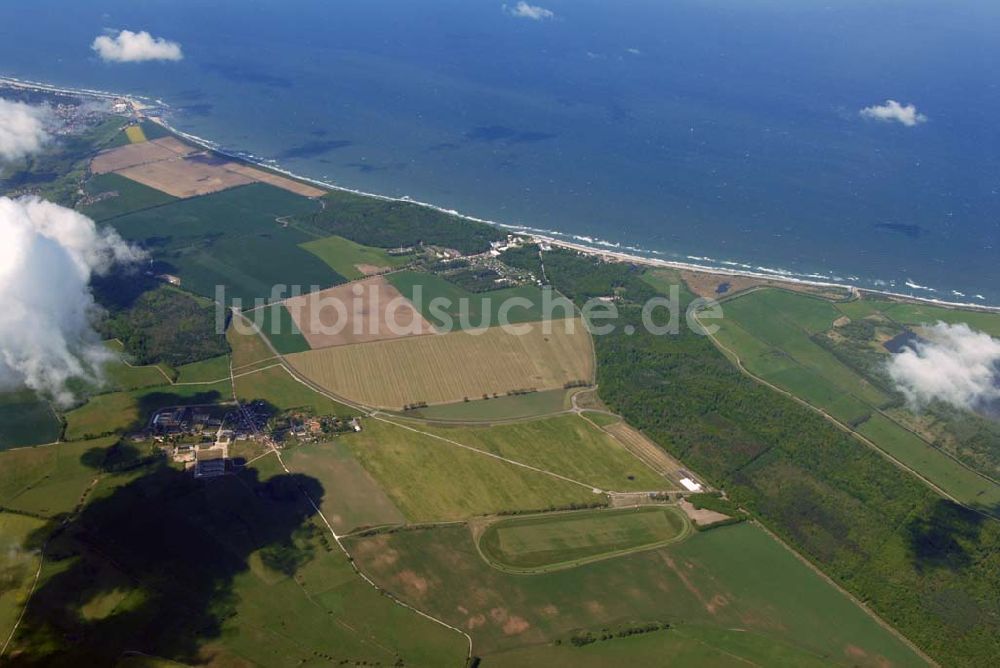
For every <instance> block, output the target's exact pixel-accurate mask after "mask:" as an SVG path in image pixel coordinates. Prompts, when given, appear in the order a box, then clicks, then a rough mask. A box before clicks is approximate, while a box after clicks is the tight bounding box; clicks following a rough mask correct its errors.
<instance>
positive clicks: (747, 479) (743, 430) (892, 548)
mask: <svg viewBox="0 0 1000 668" xmlns="http://www.w3.org/2000/svg"><path fill="white" fill-rule="evenodd" d="M524 255H525V256H526V257H530V253H528V252H525V253H524ZM544 261H545V267H546V273H547V276H548V278H549V279H550V281H551V282H552V283H553V285H554V287H556V288H557V289H558V290H560V291H561V292H563V293H564V294H567V295H572V296H573V297H574V298H575V299H577V300H578V301H579V300H581V299H584V298H586V297H587V296H589V295H591V294H594V293H597V294H601V293H607V292H608V291H609V290H612V289H619V290H621V291H622V293H623V303H622V304H621V306H620V308H619V312H620V314H621V317H622V319H623V320H624V322H623V323H621V324H622V325H625V324H632V325H634V326H635V333H634V335H627V334H625V333H623V329H625V328H624V327H622V326H619V327H616V328H615V332H614V333H612V334H610V335H606V336H601V337H596V339H595V346H596V352H597V357H598V384H599V387H600V395H601V398H602V399H603V400H604V401H605V402H606V403H607V404H608V405H609V406H611V407H612V408H613V409H614V410H616V411H617V412H619V413H621V414H622V415H623V416H624V417H625V418H626V419H627V420H628V421H629V422H630V423H632V424H633V425H634V426H636V427H638V428H640V429H641V430H642V431H643V432H645V433H646V434H647V435H648V436H650V437H651V438H652V439H653V440H655V441H656V442H657V443H658V444H660V446H661V447H664V448H665V449H666V450H668V451H669V452H670V453H671V454H673V455H675V456H677V457H678V458H680V459H681V460H682V461H684V462H685V463H686V464H687V465H689V466H691V467H692V468H693V469H694V470H697V471H699V472H700V473H701V474H702V475H704V476H705V477H707V478H708V479H709V480H711V481H713V483H715V484H716V485H718V486H721V487H723V488H725V489H726V491H727V494H728V496H729V498H730V499H732V501H733V502H734V503H735V504H738V505H739V506H740V507H743V508H746V509H747V510H748V511H750V512H751V513H752V514H753V515H754V516H756V517H757V518H758V519H760V520H761V521H762V522H763V523H764V524H766V525H767V526H768V527H769V528H771V529H772V530H773V531H775V533H777V534H779V535H780V536H782V538H784V539H785V540H786V541H788V542H789V543H791V544H792V545H794V546H795V547H796V548H797V549H798V550H799V551H800V552H801V553H802V554H804V555H805V556H806V557H807V558H809V559H810V560H812V561H813V562H814V563H816V564H817V565H818V566H819V567H820V568H821V569H822V570H823V571H824V572H826V573H827V574H828V575H830V576H831V577H833V578H834V579H835V580H836V581H837V582H839V583H840V584H841V585H842V586H844V587H845V588H846V589H848V590H849V591H851V592H852V593H854V594H855V595H856V596H858V597H859V598H860V599H862V600H864V601H867V602H868V603H870V605H871V606H872V607H873V608H874V609H875V610H876V611H877V612H878V613H879V614H880V615H881V616H882V617H884V618H885V619H887V620H888V621H889V622H890V623H892V624H893V625H894V626H896V627H897V628H899V629H900V630H901V631H902V632H903V633H905V634H906V635H907V636H908V637H909V638H910V639H912V640H914V641H915V642H916V643H917V644H918V645H920V646H921V647H922V648H923V649H925V650H926V651H928V653H930V654H931V655H932V656H934V657H935V658H937V659H939V660H940V661H942V662H943V663H946V664H948V665H985V664H988V663H990V660H991V657H992V659H995V658H996V657H997V656H1000V634H998V631H1000V600H998V599H997V596H996V592H997V591H1000V523H998V522H997V521H995V520H992V519H987V518H985V517H983V516H981V515H979V514H976V513H974V512H972V511H970V510H967V509H965V508H962V507H960V506H957V505H955V504H953V503H951V502H950V501H947V500H945V499H943V498H941V497H939V496H937V495H936V494H935V493H934V492H932V491H931V490H930V489H929V488H927V487H925V486H924V485H923V484H922V483H921V482H919V481H918V480H917V479H916V478H914V477H912V476H910V475H909V474H907V473H906V472H904V471H902V470H900V469H898V468H896V467H895V466H894V465H892V464H891V463H890V462H889V461H887V460H886V459H885V458H883V457H882V456H881V455H879V454H878V453H876V452H874V451H872V450H871V449H870V448H868V447H867V446H865V445H864V444H862V443H861V442H859V441H857V440H855V439H854V438H852V437H851V436H849V435H848V434H846V433H844V432H842V431H840V430H839V429H837V428H836V427H835V426H834V425H832V424H831V423H829V422H828V421H827V420H825V419H824V418H822V417H821V416H819V415H818V414H816V413H815V412H813V411H810V410H809V409H807V408H805V407H803V406H800V405H799V404H797V403H795V402H794V401H792V400H790V399H788V398H787V397H784V396H782V395H780V394H778V393H776V392H773V391H771V390H770V389H768V388H766V387H764V386H762V385H759V384H757V383H756V382H754V381H753V380H751V379H750V378H749V377H747V376H745V375H743V374H741V373H740V372H739V371H738V370H737V369H736V368H735V367H734V366H733V365H732V364H731V363H730V362H729V361H728V360H727V359H726V358H725V357H724V356H723V355H722V354H721V353H720V352H719V351H718V350H717V349H716V348H715V347H714V345H713V344H712V342H711V340H710V339H708V338H707V337H705V336H701V335H698V334H696V333H694V332H692V331H690V330H688V329H686V328H684V329H682V331H681V332H680V333H678V334H673V335H667V336H656V335H654V334H651V333H649V332H647V331H646V330H645V329H644V328H643V327H641V318H640V312H639V306H638V303H637V300H635V299H634V298H630V297H634V296H635V295H641V294H642V292H643V290H642V288H641V286H638V285H637V284H636V282H635V281H634V280H632V279H633V277H634V275H635V273H636V272H638V270H637V269H630V268H627V267H626V266H622V267H620V268H618V269H617V270H616V269H613V268H612V267H610V266H608V265H604V264H602V263H599V262H597V261H596V260H594V259H592V258H589V257H584V256H578V255H576V254H567V253H565V252H562V253H546V254H545V256H544ZM608 279H611V280H610V281H609V282H608V283H606V284H604V285H603V286H602V285H600V280H608ZM691 298H692V296H691V295H690V294H687V293H686V294H685V299H691Z"/></svg>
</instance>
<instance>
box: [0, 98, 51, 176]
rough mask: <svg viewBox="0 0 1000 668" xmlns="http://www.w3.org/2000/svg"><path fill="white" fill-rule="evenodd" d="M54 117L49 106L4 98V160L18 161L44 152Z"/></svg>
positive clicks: (0, 104) (0, 118)
mask: <svg viewBox="0 0 1000 668" xmlns="http://www.w3.org/2000/svg"><path fill="white" fill-rule="evenodd" d="M50 118H51V112H50V111H49V109H48V107H34V106H32V105H30V104H24V103H23V102H11V101H10V100H4V99H2V98H0V161H4V160H18V159H19V158H23V157H24V156H26V155H30V154H31V153H37V152H38V151H40V150H41V148H42V146H44V145H45V142H47V141H48V140H49V133H48V132H47V131H46V129H45V126H46V124H47V123H48V122H49V121H50Z"/></svg>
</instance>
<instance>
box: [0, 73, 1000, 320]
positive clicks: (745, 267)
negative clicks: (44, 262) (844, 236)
mask: <svg viewBox="0 0 1000 668" xmlns="http://www.w3.org/2000/svg"><path fill="white" fill-rule="evenodd" d="M4 86H7V87H11V88H18V89H23V90H37V91H41V92H48V93H56V94H64V95H75V96H78V97H89V98H92V99H99V100H114V99H124V100H128V101H129V102H130V103H132V105H133V108H134V109H135V111H136V113H137V114H138V115H139V116H140V117H141V118H143V119H145V120H149V121H151V122H153V123H156V124H157V125H160V126H161V127H163V128H164V129H166V130H167V131H169V132H171V133H173V134H175V135H177V136H179V137H182V138H183V139H185V140H187V141H189V142H191V143H193V144H195V145H197V146H200V147H202V148H204V149H207V150H210V151H213V152H216V153H219V154H221V155H225V156H227V157H229V158H232V159H234V160H240V161H242V162H246V163H248V164H251V165H253V166H255V167H260V168H262V169H267V170H270V171H272V172H275V173H278V174H281V175H283V176H287V177H289V178H292V179H295V180H297V181H301V182H303V183H308V184H311V185H314V186H317V187H320V188H324V189H327V190H335V191H339V192H346V193H351V194H354V195H358V196H362V197H371V198H374V199H378V200H382V201H386V202H406V203H409V204H415V205H417V206H422V207H426V208H428V209H432V210H434V211H437V212H439V213H444V214H448V215H452V216H455V217H456V218H459V219H462V220H467V221H470V222H475V223H482V224H486V225H491V226H493V227H499V228H501V229H504V230H508V231H510V232H511V233H515V234H521V235H524V236H529V237H531V238H533V239H534V240H536V241H539V242H544V243H546V244H549V245H551V246H554V247H559V248H565V249H569V250H574V251H577V252H580V253H585V254H588V255H592V256H596V257H602V258H605V259H608V260H614V261H619V262H628V263H632V264H637V265H643V266H648V267H659V268H664V269H680V270H685V271H692V272H700V273H705V274H713V275H718V276H740V277H746V278H753V279H757V280H766V281H771V282H774V283H786V284H791V285H798V286H811V287H818V288H839V289H843V290H846V291H849V292H851V293H852V294H855V295H861V294H871V295H879V296H883V297H889V298H892V299H897V300H903V301H911V302H917V303H922V304H928V305H932V306H940V307H944V308H954V309H962V310H972V311H982V312H990V313H1000V306H993V305H990V304H984V303H975V302H960V301H949V300H946V299H940V298H937V297H923V296H917V295H913V294H907V293H901V292H894V291H892V290H886V289H882V288H878V287H876V288H870V287H864V286H861V285H856V284H854V283H851V282H850V280H851V279H854V280H860V279H857V278H856V277H850V278H848V279H840V278H839V277H834V278H829V279H828V278H826V277H823V276H821V275H819V274H801V275H800V274H794V273H792V272H789V271H786V270H780V269H769V268H766V267H752V265H749V264H745V263H738V262H732V261H721V262H719V263H720V264H724V265H727V266H725V267H719V266H714V265H708V264H700V263H698V262H696V261H695V260H701V261H713V262H717V261H714V260H712V259H711V258H698V257H695V256H688V259H690V260H692V261H691V262H684V261H681V260H668V259H661V258H656V257H648V256H647V255H643V254H642V253H649V254H652V255H659V254H661V253H660V252H659V251H649V250H644V249H640V248H635V247H631V246H622V245H621V244H618V243H612V242H607V241H602V240H596V239H593V238H590V237H581V236H579V235H573V234H569V233H564V232H560V231H558V230H544V229H539V228H532V227H528V226H525V225H512V224H509V223H502V222H500V221H495V220H489V219H486V218H479V217H477V216H473V215H470V214H465V213H461V212H459V211H456V210H454V209H448V208H445V207H441V206H438V205H436V204H433V203H431V202H423V201H420V200H416V199H413V198H411V197H408V196H404V197H392V196H388V195H381V194H378V193H372V192H366V191H363V190H358V189H355V188H348V187H345V186H340V185H337V184H335V183H330V182H328V181H323V180H320V179H315V178H311V177H308V176H303V175H301V174H297V173H295V172H292V171H291V170H289V169H285V168H283V167H281V166H280V165H279V164H278V163H277V162H276V161H274V160H269V159H266V158H262V157H260V156H257V155H254V154H252V153H248V152H243V151H236V150H230V149H225V148H223V147H222V146H220V145H219V144H218V143H216V142H213V141H212V140H210V139H206V138H204V137H199V136H197V135H194V134H191V133H188V132H184V131H183V130H179V129H178V128H175V127H173V126H172V125H171V124H170V123H169V122H168V121H167V120H166V119H165V118H164V117H163V116H162V115H150V114H147V113H145V110H147V109H151V108H162V109H169V105H168V104H167V103H165V102H164V101H162V100H159V99H156V100H154V99H151V98H148V97H144V96H137V95H131V94H124V93H114V92H111V91H102V90H93V89H86V88H69V87H65V86H55V85H51V84H46V83H42V82H36V81H28V80H24V79H18V78H16V77H9V76H2V75H0V87H4ZM564 237H565V238H564ZM566 238H568V239H570V240H567V239H566ZM588 244H591V245H588ZM728 265H732V266H728ZM906 285H907V287H910V288H911V289H921V290H928V291H930V292H937V290H936V289H935V288H929V287H926V286H921V285H917V284H916V283H914V282H912V281H909V280H908V281H907V283H906ZM953 292H954V291H953ZM962 296H963V297H964V296H965V295H962ZM976 296H977V297H979V298H982V296H981V295H976ZM982 299H985V298H982Z"/></svg>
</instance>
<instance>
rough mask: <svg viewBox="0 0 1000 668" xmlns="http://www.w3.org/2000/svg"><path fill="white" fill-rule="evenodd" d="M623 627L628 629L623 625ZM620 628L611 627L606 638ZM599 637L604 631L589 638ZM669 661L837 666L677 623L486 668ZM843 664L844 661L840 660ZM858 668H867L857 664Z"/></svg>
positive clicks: (502, 657)
mask: <svg viewBox="0 0 1000 668" xmlns="http://www.w3.org/2000/svg"><path fill="white" fill-rule="evenodd" d="M625 628H628V626H626V627H625ZM617 630H618V629H615V628H611V629H609V633H612V634H613V633H615V632H616V631H617ZM592 636H593V637H602V636H603V632H601V633H600V634H599V633H596V632H595V633H593V634H592ZM665 657H669V660H668V662H669V663H668V665H673V666H697V667H698V668H735V667H736V666H741V667H745V666H775V667H785V668H809V667H814V668H819V667H821V666H829V665H831V664H834V665H836V664H837V663H838V662H837V661H831V660H829V659H826V658H822V657H820V656H818V655H816V654H815V653H813V652H811V651H808V650H804V649H800V648H798V647H796V646H794V645H787V644H784V643H782V642H779V641H777V640H774V639H772V638H768V637H764V636H760V635H757V634H753V633H747V632H746V631H744V630H743V629H738V628H737V629H720V628H717V627H714V626H707V625H700V624H686V623H683V622H681V623H678V624H675V625H673V626H672V627H671V628H670V629H669V630H666V631H657V632H653V633H645V634H642V635H634V636H630V637H626V638H618V637H615V638H609V639H608V640H601V641H598V642H594V643H592V644H589V645H585V646H583V647H574V646H573V644H572V643H571V642H570V643H566V642H563V643H559V644H558V645H556V644H552V645H535V646H532V647H523V648H519V649H513V650H507V651H504V652H499V653H497V654H491V655H490V656H489V657H488V658H487V659H486V660H484V661H483V662H482V665H483V666H484V668H505V667H509V668H521V667H522V666H546V668H606V667H607V666H624V665H631V666H655V665H660V664H661V663H663V662H664V660H665ZM842 663H844V664H845V665H849V664H847V662H846V657H845V659H844V660H843V661H842ZM857 665H866V663H865V662H864V661H859V663H858V664H857Z"/></svg>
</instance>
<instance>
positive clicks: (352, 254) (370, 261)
mask: <svg viewBox="0 0 1000 668" xmlns="http://www.w3.org/2000/svg"><path fill="white" fill-rule="evenodd" d="M301 246H302V247H303V248H305V249H306V250H307V251H309V252H310V253H312V254H313V255H315V256H316V257H318V258H319V259H321V260H323V262H326V263H327V264H328V265H330V268H331V269H333V270H334V271H335V272H337V273H338V274H340V275H341V276H343V277H344V278H346V279H348V280H351V281H353V280H357V279H359V278H364V276H365V274H364V273H363V272H361V271H359V270H358V268H357V265H365V264H367V265H371V266H374V267H388V268H395V267H401V266H403V265H405V264H407V263H408V259H407V258H405V257H400V256H395V255H389V253H387V252H386V251H384V250H382V249H381V248H373V247H371V246H362V245H361V244H359V243H355V242H353V241H351V240H350V239H345V238H343V237H338V236H332V237H324V238H322V239H316V240H314V241H307V242H305V243H303V244H301Z"/></svg>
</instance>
